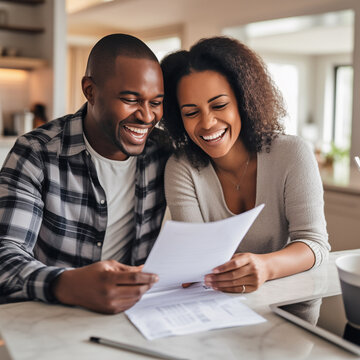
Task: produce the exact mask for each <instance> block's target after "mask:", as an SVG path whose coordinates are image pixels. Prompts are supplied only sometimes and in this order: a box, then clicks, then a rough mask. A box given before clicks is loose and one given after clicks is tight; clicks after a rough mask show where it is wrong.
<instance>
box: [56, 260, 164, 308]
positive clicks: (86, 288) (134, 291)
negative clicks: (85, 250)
mask: <svg viewBox="0 0 360 360" xmlns="http://www.w3.org/2000/svg"><path fill="white" fill-rule="evenodd" d="M141 270H142V266H138V267H131V266H127V265H124V264H121V263H119V262H117V261H115V260H106V261H100V262H97V263H94V264H91V265H88V266H84V267H82V268H78V269H74V270H67V271H64V272H63V273H62V274H60V275H59V277H58V278H57V279H56V280H55V283H54V284H53V293H54V296H55V297H56V298H57V300H58V301H60V302H61V303H63V304H67V305H76V306H82V307H84V308H87V309H90V310H93V311H97V312H101V313H107V314H116V313H119V312H121V311H124V310H127V309H128V308H130V307H131V306H133V305H134V304H135V303H136V302H137V301H139V300H140V298H141V296H142V295H143V294H144V293H145V292H146V291H147V290H149V289H150V288H151V286H152V285H153V284H154V283H155V282H157V281H158V276H157V275H155V274H147V273H142V272H141Z"/></svg>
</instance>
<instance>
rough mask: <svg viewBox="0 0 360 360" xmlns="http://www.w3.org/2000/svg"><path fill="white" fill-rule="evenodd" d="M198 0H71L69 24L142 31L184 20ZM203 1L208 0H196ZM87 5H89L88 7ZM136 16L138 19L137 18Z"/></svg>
mask: <svg viewBox="0 0 360 360" xmlns="http://www.w3.org/2000/svg"><path fill="white" fill-rule="evenodd" d="M193 1H194V0H175V1H174V0H151V1H149V0H113V1H104V0H75V2H74V0H68V2H69V3H71V5H70V6H68V7H67V9H68V26H69V28H70V29H74V30H77V29H80V28H84V27H87V28H88V27H91V26H93V27H98V28H103V29H106V28H112V29H118V30H119V31H120V30H124V31H128V32H139V31H144V30H146V29H152V28H160V27H166V26H172V25H174V24H179V23H182V22H183V20H184V18H187V17H188V16H189V9H191V8H192V3H193ZM196 2H198V3H201V2H204V0H196ZM86 5H88V6H87V7H86ZM135 18H136V21H134V19H135Z"/></svg>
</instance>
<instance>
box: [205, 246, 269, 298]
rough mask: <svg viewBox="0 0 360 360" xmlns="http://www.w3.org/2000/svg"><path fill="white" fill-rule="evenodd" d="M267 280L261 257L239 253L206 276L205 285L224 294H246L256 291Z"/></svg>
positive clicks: (267, 275) (264, 265)
mask: <svg viewBox="0 0 360 360" xmlns="http://www.w3.org/2000/svg"><path fill="white" fill-rule="evenodd" d="M268 279H269V273H268V270H267V267H266V262H265V258H264V256H263V255H258V254H252V253H241V254H235V255H234V256H233V257H232V258H231V260H230V261H228V262H227V263H225V264H223V265H220V266H218V267H216V268H215V269H214V270H213V272H212V274H208V275H206V276H205V285H207V286H210V287H212V288H213V289H214V290H220V291H224V292H232V293H244V292H247V293H248V292H252V291H255V290H256V289H258V288H259V287H260V286H261V285H262V284H263V283H264V282H265V281H266V280H268Z"/></svg>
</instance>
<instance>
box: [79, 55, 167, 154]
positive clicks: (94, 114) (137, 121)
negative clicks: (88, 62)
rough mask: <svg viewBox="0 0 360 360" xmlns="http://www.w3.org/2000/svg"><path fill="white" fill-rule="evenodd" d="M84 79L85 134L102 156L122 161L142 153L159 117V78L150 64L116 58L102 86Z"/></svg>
mask: <svg viewBox="0 0 360 360" xmlns="http://www.w3.org/2000/svg"><path fill="white" fill-rule="evenodd" d="M94 81H96V79H95V80H94V79H92V78H91V77H88V78H84V80H83V91H84V94H85V96H86V97H87V99H88V113H87V115H86V119H85V133H86V136H87V138H88V140H89V142H90V144H91V146H92V147H93V148H94V149H95V150H96V151H97V152H98V153H99V154H101V155H102V156H104V157H107V158H110V159H113V160H124V159H126V158H127V157H128V156H129V155H139V154H141V153H142V152H143V150H144V147H145V142H146V139H147V137H148V136H149V134H150V132H151V131H152V129H153V128H154V127H155V125H156V124H157V123H158V122H159V121H160V119H161V118H162V115H163V97H164V88H163V78H162V72H161V69H160V65H159V64H158V63H157V62H156V61H153V60H148V59H138V58H131V57H126V56H118V57H117V58H116V60H115V65H114V71H113V74H111V75H110V76H109V77H108V78H107V79H105V80H104V81H103V82H101V83H100V82H99V83H97V82H94Z"/></svg>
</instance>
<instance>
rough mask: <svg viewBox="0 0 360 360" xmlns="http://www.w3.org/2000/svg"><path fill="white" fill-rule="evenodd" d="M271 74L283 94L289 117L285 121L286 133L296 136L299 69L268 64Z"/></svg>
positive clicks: (286, 65)
mask: <svg viewBox="0 0 360 360" xmlns="http://www.w3.org/2000/svg"><path fill="white" fill-rule="evenodd" d="M268 69H269V72H270V74H271V76H272V78H273V80H274V82H275V84H276V85H277V87H278V89H279V90H280V92H281V93H282V96H283V98H284V102H285V105H286V109H287V112H288V116H286V118H285V119H283V121H284V127H285V132H286V133H287V134H291V135H296V134H297V127H298V93H299V74H298V69H297V67H296V66H295V65H292V64H279V63H268Z"/></svg>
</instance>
